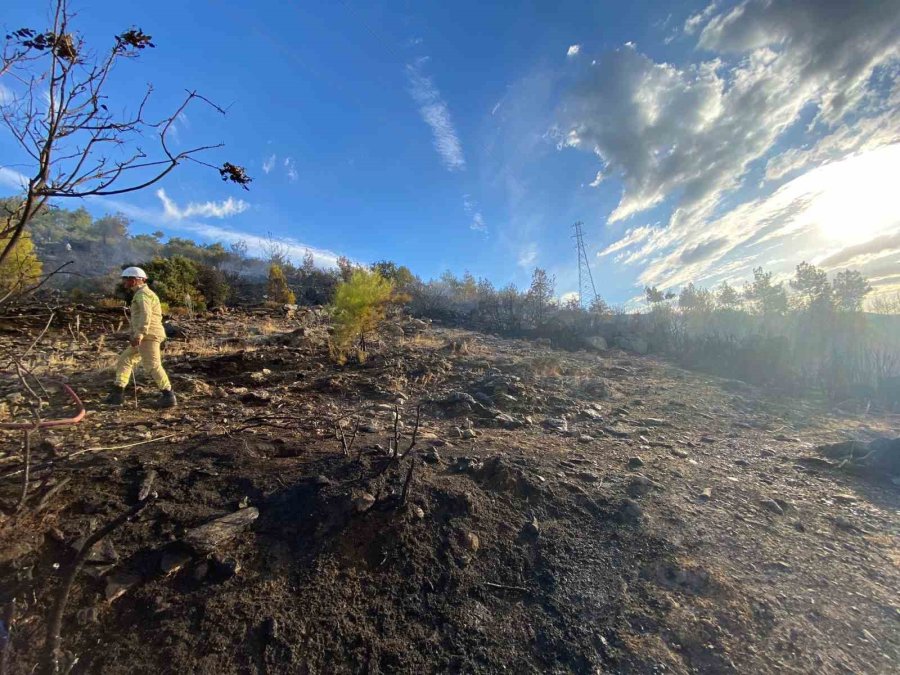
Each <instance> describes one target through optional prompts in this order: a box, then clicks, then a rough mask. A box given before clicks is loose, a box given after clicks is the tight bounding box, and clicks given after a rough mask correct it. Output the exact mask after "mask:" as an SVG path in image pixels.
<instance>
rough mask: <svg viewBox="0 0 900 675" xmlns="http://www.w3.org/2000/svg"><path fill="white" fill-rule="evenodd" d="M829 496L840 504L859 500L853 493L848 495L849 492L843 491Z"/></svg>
mask: <svg viewBox="0 0 900 675" xmlns="http://www.w3.org/2000/svg"><path fill="white" fill-rule="evenodd" d="M831 498H832V499H833V500H834V501H836V502H840V503H841V504H854V503H856V502H858V501H859V498H858V497H856V496H855V495H849V494H844V493H838V494H835V495H831Z"/></svg>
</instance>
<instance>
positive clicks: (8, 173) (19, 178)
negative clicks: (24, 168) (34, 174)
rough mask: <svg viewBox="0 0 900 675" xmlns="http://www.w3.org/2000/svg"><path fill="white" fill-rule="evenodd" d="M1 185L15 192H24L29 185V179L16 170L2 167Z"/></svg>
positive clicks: (0, 167) (0, 170) (0, 168)
mask: <svg viewBox="0 0 900 675" xmlns="http://www.w3.org/2000/svg"><path fill="white" fill-rule="evenodd" d="M0 185H2V186H3V187H5V188H10V189H13V190H22V189H24V188H25V186H26V185H28V177H27V176H26V175H25V174H23V173H19V172H18V171H16V170H15V169H7V168H6V167H5V166H0Z"/></svg>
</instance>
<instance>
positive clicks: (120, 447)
mask: <svg viewBox="0 0 900 675" xmlns="http://www.w3.org/2000/svg"><path fill="white" fill-rule="evenodd" d="M177 435H178V434H168V435H166V436H158V437H157V438H148V439H146V440H143V441H137V442H135V443H125V444H124V445H110V446H107V447H94V448H84V449H82V450H76V451H75V452H72V453H69V454H68V455H66V456H65V457H64V458H63V459H70V458H72V457H77V456H78V455H83V454H85V453H87V452H101V451H103V450H126V449H128V448H133V447H135V446H137V445H144V444H146V443H154V442H156V441H164V440H166V439H167V438H172V437H173V436H177ZM56 463H57V462H55V461H52V462H44V463H43V464H38V465H36V466H33V467H31V468H32V469H33V470H35V471H37V470H38V469H45V468H47V467H49V466H53V465H54V464H56ZM20 473H22V469H17V470H16V471H10V472H9V473H6V474H3V475H2V476H0V479H2V478H12V477H13V476H18V475H19V474H20Z"/></svg>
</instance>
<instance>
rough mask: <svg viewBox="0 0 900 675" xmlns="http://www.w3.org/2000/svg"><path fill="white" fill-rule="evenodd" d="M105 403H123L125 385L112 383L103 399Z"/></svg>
mask: <svg viewBox="0 0 900 675" xmlns="http://www.w3.org/2000/svg"><path fill="white" fill-rule="evenodd" d="M103 402H104V403H106V404H107V405H122V404H123V403H125V387H119V386H116V385H113V388H112V389H110V390H109V395H108V396H107V397H106V399H105V400H104V401H103Z"/></svg>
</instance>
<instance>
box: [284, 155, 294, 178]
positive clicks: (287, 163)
mask: <svg viewBox="0 0 900 675" xmlns="http://www.w3.org/2000/svg"><path fill="white" fill-rule="evenodd" d="M284 168H285V171H286V172H287V177H288V178H289V179H290V180H291V182H293V181H295V180H297V165H296V164H294V158H293V157H285V158H284Z"/></svg>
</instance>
